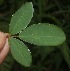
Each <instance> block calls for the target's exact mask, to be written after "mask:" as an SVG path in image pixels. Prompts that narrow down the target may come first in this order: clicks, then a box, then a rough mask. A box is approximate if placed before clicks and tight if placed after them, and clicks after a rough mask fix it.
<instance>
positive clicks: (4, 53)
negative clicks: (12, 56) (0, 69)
mask: <svg viewBox="0 0 70 71" xmlns="http://www.w3.org/2000/svg"><path fill="white" fill-rule="evenodd" d="M8 52H9V43H8V38H6V44H5V46H4V48H3V49H2V51H1V52H0V64H1V63H2V62H3V61H4V59H5V58H6V56H7V54H8Z"/></svg>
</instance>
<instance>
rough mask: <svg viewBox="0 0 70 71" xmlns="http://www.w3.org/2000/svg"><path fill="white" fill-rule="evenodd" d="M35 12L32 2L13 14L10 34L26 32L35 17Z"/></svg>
mask: <svg viewBox="0 0 70 71" xmlns="http://www.w3.org/2000/svg"><path fill="white" fill-rule="evenodd" d="M33 11H34V9H33V5H32V2H29V3H26V4H24V5H23V6H22V7H21V8H20V9H19V10H18V11H17V12H16V13H15V14H13V16H12V18H11V22H10V25H9V27H10V28H9V32H10V33H11V34H16V33H18V32H20V31H21V30H24V29H25V28H26V27H27V25H28V24H29V23H30V21H31V19H32V17H33Z"/></svg>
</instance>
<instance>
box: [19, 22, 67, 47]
mask: <svg viewBox="0 0 70 71" xmlns="http://www.w3.org/2000/svg"><path fill="white" fill-rule="evenodd" d="M19 37H20V38H21V39H23V40H24V41H26V42H29V43H31V44H35V45H41V46H46V45H47V46H56V45H60V44H62V43H63V42H64V41H65V39H66V37H65V34H64V32H63V31H62V29H60V28H59V27H57V26H55V25H49V24H44V23H43V24H40V23H39V24H34V25H32V26H30V27H28V28H26V29H25V30H24V31H23V32H21V33H20V34H19Z"/></svg>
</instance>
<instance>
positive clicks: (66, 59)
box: [58, 42, 70, 68]
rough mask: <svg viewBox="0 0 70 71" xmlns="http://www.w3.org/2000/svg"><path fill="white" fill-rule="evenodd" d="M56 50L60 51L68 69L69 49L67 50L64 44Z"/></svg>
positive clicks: (69, 63) (69, 61) (69, 62)
mask: <svg viewBox="0 0 70 71" xmlns="http://www.w3.org/2000/svg"><path fill="white" fill-rule="evenodd" d="M58 49H59V50H60V51H61V53H62V55H63V57H64V59H65V61H66V62H67V64H68V66H69V68H70V49H69V47H68V45H67V43H66V42H64V43H63V44H62V46H60V47H58Z"/></svg>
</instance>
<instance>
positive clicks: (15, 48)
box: [10, 38, 32, 67]
mask: <svg viewBox="0 0 70 71" xmlns="http://www.w3.org/2000/svg"><path fill="white" fill-rule="evenodd" d="M10 48H11V53H12V55H13V58H14V59H15V60H16V61H17V62H18V63H20V64H21V65H23V66H26V67H29V66H30V64H31V61H32V57H31V54H30V51H29V49H28V47H27V46H26V45H25V44H24V43H22V42H21V41H20V40H18V39H15V38H10Z"/></svg>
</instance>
